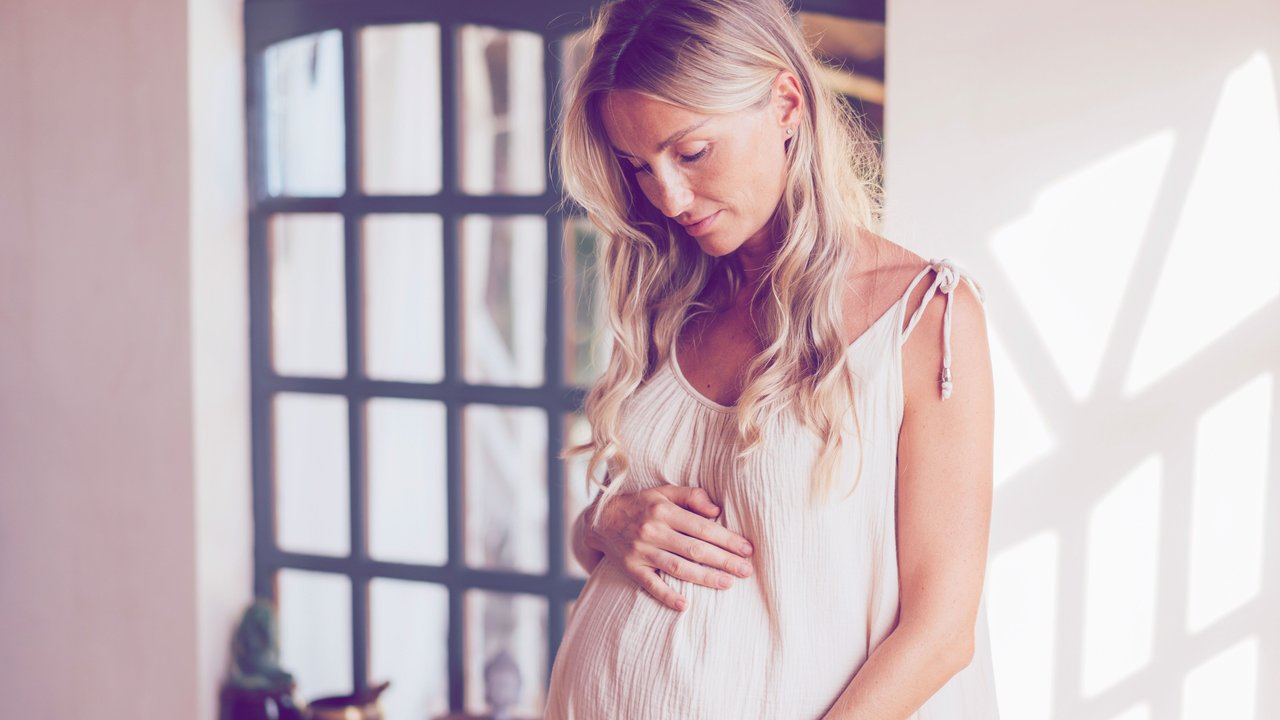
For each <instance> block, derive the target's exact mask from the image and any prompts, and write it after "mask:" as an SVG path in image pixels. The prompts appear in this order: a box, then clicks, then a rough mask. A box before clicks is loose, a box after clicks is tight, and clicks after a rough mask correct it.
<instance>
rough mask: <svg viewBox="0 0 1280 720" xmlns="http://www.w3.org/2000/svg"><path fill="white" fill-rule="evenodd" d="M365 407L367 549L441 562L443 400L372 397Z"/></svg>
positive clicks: (444, 539) (383, 555)
mask: <svg viewBox="0 0 1280 720" xmlns="http://www.w3.org/2000/svg"><path fill="white" fill-rule="evenodd" d="M367 408H368V409H367V419H368V423H367V424H368V428H367V433H368V441H367V442H368V448H369V452H368V465H367V467H368V493H369V494H368V497H369V554H370V555H371V556H373V557H375V558H377V559H379V560H390V561H393V562H408V563H425V564H427V565H444V564H445V562H446V561H447V560H448V559H449V546H448V534H447V532H446V523H447V514H446V507H447V506H446V493H445V439H444V427H445V412H444V405H443V404H441V403H438V402H425V401H421V400H401V399H393V398H376V399H373V400H370V401H369V404H368V406H367Z"/></svg>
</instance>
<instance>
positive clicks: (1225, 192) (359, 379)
mask: <svg viewBox="0 0 1280 720" xmlns="http://www.w3.org/2000/svg"><path fill="white" fill-rule="evenodd" d="M594 5H595V3H594V2H591V1H590V0H536V1H517V0H473V1H472V2H470V3H466V4H461V3H447V4H445V3H432V2H424V1H422V0H412V1H411V0H363V1H362V2H353V1H352V0H244V1H241V0H236V1H231V0H188V1H187V2H186V3H172V2H159V1H158V0H128V1H125V0H103V1H102V2H97V3H92V4H90V3H83V2H72V1H70V0H42V1H40V2H36V1H35V0H0V98H3V99H2V100H0V170H2V172H0V219H2V220H3V222H2V223H0V338H2V340H0V343H2V344H0V637H3V638H4V642H0V696H3V697H4V698H5V702H6V706H7V707H8V711H7V712H8V713H10V714H12V715H13V716H14V717H48V718H79V717H90V716H92V717H97V718H198V719H200V720H206V719H210V718H214V717H216V716H217V711H218V692H219V687H220V686H221V684H222V682H223V681H224V679H225V678H226V676H227V672H228V664H229V658H230V653H229V649H228V648H229V643H230V637H231V633H232V631H233V630H234V628H235V626H236V622H237V621H238V619H239V616H240V613H241V612H242V611H243V609H244V608H245V606H246V605H247V604H248V603H249V602H250V601H251V600H252V599H253V597H254V596H255V595H257V596H263V597H268V598H271V599H272V600H274V601H275V602H276V603H277V604H278V608H279V632H280V648H281V663H282V665H283V666H284V667H285V669H287V670H289V671H291V672H292V673H293V674H294V676H295V679H296V681H297V690H296V694H297V696H298V697H299V698H301V699H304V700H311V699H314V698H316V697H319V696H322V695H333V694H344V693H351V692H353V691H359V690H362V689H364V688H366V687H368V686H370V685H374V684H376V683H378V682H381V681H384V680H390V681H391V683H392V684H391V687H390V689H389V690H387V691H386V693H385V694H384V695H383V696H382V703H383V706H384V708H385V709H386V713H387V717H388V718H389V720H425V719H427V718H438V717H444V716H448V715H450V714H457V715H458V716H461V715H460V714H461V713H464V712H465V713H471V714H474V715H476V716H486V715H487V714H489V713H492V712H493V711H494V710H495V709H505V710H509V711H510V712H512V713H513V714H514V715H515V716H516V717H537V716H539V715H540V712H541V708H542V703H543V699H544V694H545V686H546V679H547V674H548V673H549V670H550V664H551V662H552V660H553V658H554V656H555V651H556V647H557V645H558V642H559V638H560V636H561V634H562V632H563V629H564V624H565V620H566V616H567V612H568V611H569V609H570V608H571V606H572V602H573V599H574V597H576V595H577V593H578V591H579V590H580V589H581V587H582V583H583V581H584V578H585V574H584V573H583V571H582V569H581V568H580V567H579V566H578V565H577V563H576V562H575V560H574V559H573V556H572V553H571V552H570V551H569V546H568V543H567V531H568V528H569V527H570V525H571V523H572V520H573V517H574V516H575V515H576V514H577V512H578V511H579V510H580V509H581V507H583V506H584V505H585V504H586V503H587V502H588V501H589V499H590V496H589V495H588V493H587V491H586V486H585V477H584V472H585V470H584V468H583V466H582V463H581V462H578V461H576V460H575V461H573V462H567V463H566V462H562V461H560V460H559V459H558V457H557V454H558V452H559V451H560V449H561V448H563V447H565V446H567V445H568V444H571V443H576V442H579V441H581V439H582V438H583V437H584V436H585V435H586V433H588V429H587V427H586V424H585V420H584V418H583V416H582V415H581V414H580V413H579V412H578V408H579V407H580V404H581V401H582V398H583V395H584V388H585V386H586V385H587V384H589V383H590V382H591V381H592V380H593V379H594V377H595V376H596V374H597V373H598V372H599V370H600V368H601V367H602V364H603V362H604V361H605V360H606V359H607V355H606V354H604V350H605V345H604V344H603V341H604V340H606V339H607V338H604V337H602V335H601V332H600V325H601V319H600V303H601V295H600V286H599V280H598V277H597V275H596V273H595V267H594V260H595V247H596V243H597V237H596V234H595V232H594V230H593V229H592V228H591V227H590V225H589V224H588V223H587V222H586V221H585V220H584V219H582V218H581V217H579V216H577V215H575V214H574V213H573V212H572V208H561V207H560V206H558V204H557V203H558V201H559V195H558V192H557V179H556V178H555V177H554V175H553V174H551V173H550V170H551V168H550V164H549V157H548V149H549V146H550V137H551V133H552V129H553V127H554V124H555V120H556V117H557V113H558V110H559V102H560V92H561V88H562V82H563V80H564V78H565V77H567V75H568V74H569V73H572V72H573V69H574V68H575V67H576V66H577V63H579V62H580V61H581V58H582V54H583V52H584V50H585V48H584V47H583V44H582V41H581V35H580V33H581V31H582V30H583V28H584V27H585V23H586V20H587V17H588V14H589V12H590V11H591V9H592V7H594ZM796 7H797V8H798V9H799V10H800V15H799V17H800V20H801V22H802V24H803V27H804V30H805V32H806V34H807V35H808V36H809V38H810V41H811V42H812V43H813V45H814V47H815V49H816V51H817V52H818V53H819V55H820V56H821V57H822V58H823V59H824V60H825V61H826V62H827V64H828V66H829V67H828V70H827V71H826V72H825V73H824V77H823V81H824V82H826V83H827V84H828V85H829V86H830V87H832V88H833V89H835V90H837V91H838V92H840V93H841V94H842V95H843V96H844V97H845V98H846V99H847V101H848V102H850V103H851V104H852V105H853V106H854V107H855V108H856V109H857V110H858V112H859V113H860V114H861V115H862V116H863V118H864V120H865V122H867V123H868V125H869V126H870V127H871V128H872V130H873V134H874V135H875V136H876V138H877V139H878V141H879V142H880V143H881V144H882V149H883V152H884V158H885V164H884V181H885V185H886V195H887V197H886V200H887V208H886V218H887V220H886V227H885V228H884V234H885V235H886V236H887V237H889V238H890V239H892V240H894V241H896V242H898V243H900V244H903V245H905V246H907V247H908V248H910V249H912V250H914V251H916V252H917V253H919V254H921V255H923V256H925V257H926V258H929V257H950V258H953V259H955V260H956V261H958V262H959V263H960V264H961V265H962V266H964V267H965V268H966V269H967V270H969V271H970V272H971V273H972V275H973V276H974V277H975V278H977V280H978V281H979V282H980V283H981V284H982V286H983V288H984V290H985V292H986V311H987V317H988V322H989V326H990V331H991V339H992V351H993V358H994V361H995V377H996V396H997V417H996V426H997V436H996V460H997V465H996V476H995V484H996V486H995V514H994V518H993V527H992V538H991V552H990V561H989V564H988V568H987V585H986V599H987V610H988V614H989V618H990V626H991V633H992V643H993V654H994V660H995V672H996V680H997V691H998V694H999V699H1000V707H1001V714H1002V717H1005V718H1006V719H1007V720H1024V719H1025V720H1034V719H1040V718H1043V719H1046V720H1048V719H1053V720H1065V719H1072V720H1074V719H1081V720H1148V719H1163V718H1206V719H1207V718H1213V719H1218V718H1241V719H1251V718H1259V719H1260V718H1271V717H1280V684H1278V683H1276V682H1275V680H1276V679H1277V678H1280V615H1278V614H1277V613H1276V612H1275V609H1274V608H1276V607H1277V603H1280V497H1278V495H1280V493H1278V492H1277V490H1276V488H1275V484H1276V482H1275V481H1276V480H1277V479H1278V478H1280V469H1278V468H1280V454H1278V453H1277V449H1280V388H1277V373H1278V372H1280V214H1278V213H1277V210H1280V112H1278V110H1277V104H1278V103H1277V98H1278V97H1280V81H1278V80H1277V67H1276V66H1277V63H1278V61H1280V5H1277V4H1275V3H1273V2H1264V1H1262V0H1250V1H1244V0H1220V1H1219V2H1215V3H1208V2H1206V1H1203V0H1202V1H1201V2H1156V1H1155V0H1126V1H1123V2H1112V3H1100V2H1088V3H1083V4H1080V3H1077V4H1074V5H1061V4H1059V5H1054V6H1049V5H1043V4H1040V5H1036V4H1027V3H1017V2H1011V1H1009V0H1002V1H996V0H989V1H986V2H979V3H968V4H955V3H944V2H940V1H939V0H915V1H914V2H903V1H901V0H887V3H886V2H884V1H883V0H882V1H881V2H863V1H862V0H857V1H845V2H841V1H839V0H829V1H826V2H823V1H820V0H808V1H807V2H799V3H796ZM511 680H514V681H515V682H514V683H513V684H514V686H515V688H516V689H515V691H514V692H510V693H507V694H506V697H505V699H501V698H502V696H503V695H504V693H502V692H500V691H498V690H497V689H496V685H497V684H498V683H500V682H502V683H505V682H506V681H511ZM504 687H506V685H505V684H504ZM495 697H498V698H500V699H499V700H495V699H494V698H495ZM495 705H496V706H498V708H495Z"/></svg>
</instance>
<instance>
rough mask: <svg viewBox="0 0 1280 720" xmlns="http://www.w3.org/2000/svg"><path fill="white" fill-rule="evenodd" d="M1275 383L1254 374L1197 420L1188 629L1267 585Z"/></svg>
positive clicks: (1240, 603)
mask: <svg viewBox="0 0 1280 720" xmlns="http://www.w3.org/2000/svg"><path fill="white" fill-rule="evenodd" d="M1272 385H1273V379H1272V376H1271V374H1270V373H1264V374H1263V375H1261V376H1259V377H1257V378H1254V379H1253V380H1251V381H1250V382H1249V383H1248V384H1246V385H1245V386H1244V387H1242V388H1240V389H1239V390H1236V391H1235V392H1233V393H1232V394H1230V395H1228V396H1227V397H1225V398H1223V399H1222V400H1220V401H1219V402H1218V403H1217V404H1216V405H1214V406H1213V407H1212V408H1210V409H1209V410H1208V411H1207V412H1206V413H1205V414H1204V415H1203V416H1202V417H1201V418H1200V422H1199V423H1198V424H1197V426H1196V445H1195V451H1196V461H1195V462H1196V470H1195V481H1194V484H1193V487H1192V505H1191V547H1190V551H1191V567H1190V587H1188V588H1187V630H1188V632H1192V633H1195V632H1199V631H1200V630H1203V629H1204V628H1206V627H1208V626H1209V625H1212V624H1213V623H1214V622H1216V621H1217V620H1219V619H1221V618H1223V617H1225V616H1226V615H1228V614H1229V613H1230V612H1231V611H1233V610H1236V609H1237V608H1239V607H1241V606H1243V605H1244V604H1246V603H1248V602H1249V601H1250V600H1252V599H1253V598H1255V597H1257V595H1258V592H1259V591H1260V590H1261V588H1262V563H1263V546H1264V543H1265V541H1266V528H1265V520H1266V517H1265V515H1264V513H1265V512H1266V489H1267V445H1268V440H1269V439H1270V437H1271V434H1272V422H1273V419H1272V418H1271V417H1270V413H1271V394H1272ZM1240 717H1244V716H1240Z"/></svg>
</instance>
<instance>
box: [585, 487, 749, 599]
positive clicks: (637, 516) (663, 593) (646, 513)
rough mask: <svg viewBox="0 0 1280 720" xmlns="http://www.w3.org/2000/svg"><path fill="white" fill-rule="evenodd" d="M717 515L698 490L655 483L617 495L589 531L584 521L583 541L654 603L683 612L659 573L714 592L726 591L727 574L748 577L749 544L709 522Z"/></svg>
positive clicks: (728, 583) (709, 498)
mask: <svg viewBox="0 0 1280 720" xmlns="http://www.w3.org/2000/svg"><path fill="white" fill-rule="evenodd" d="M719 513H720V508H719V507H717V506H716V505H715V504H714V503H712V502H711V497H710V496H709V495H707V491H706V490H703V489H702V488H693V487H683V486H679V485H660V486H658V487H655V488H649V489H646V490H640V491H637V492H632V493H619V494H617V495H615V496H614V497H613V498H611V499H610V500H609V501H608V502H607V503H606V504H605V507H604V514H603V515H602V516H601V517H600V522H599V523H598V524H597V525H596V527H595V528H594V529H593V528H592V527H591V524H590V522H584V529H583V533H584V542H585V543H586V545H587V546H588V547H590V548H592V549H595V550H597V551H599V552H601V553H603V554H604V556H605V558H606V559H608V560H611V561H612V562H613V563H614V564H615V565H616V566H617V567H619V568H622V569H623V570H624V571H625V572H626V573H627V574H628V575H630V576H631V577H632V579H634V580H635V581H636V582H637V583H638V584H639V585H640V586H641V587H643V588H644V589H645V590H647V591H648V592H649V594H650V595H653V596H654V597H655V598H657V599H658V600H659V602H662V603H663V604H665V605H667V606H669V607H671V608H672V609H675V610H683V609H684V607H685V602H686V601H685V598H684V597H682V596H681V595H680V594H679V593H677V592H676V591H675V590H673V589H671V586H670V585H668V584H667V583H666V582H665V581H664V580H663V579H662V577H661V575H659V572H661V573H665V574H667V575H672V576H674V577H677V578H680V579H681V580H687V581H689V582H693V583H697V584H699V585H705V586H706V587H709V588H716V589H724V588H727V587H730V586H731V585H732V584H733V579H732V576H735V575H736V576H738V577H744V578H745V577H750V576H751V572H752V568H751V563H749V562H747V560H746V559H745V558H746V557H748V556H749V555H751V554H752V552H754V550H753V548H752V547H751V543H749V542H748V541H747V539H746V538H744V537H742V536H741V535H739V534H737V533H735V532H732V531H731V530H729V529H728V528H726V527H724V526H723V525H718V524H716V523H715V522H713V521H712V520H709V519H708V518H713V517H716V516H717V515H719Z"/></svg>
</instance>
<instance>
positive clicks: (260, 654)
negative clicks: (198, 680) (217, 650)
mask: <svg viewBox="0 0 1280 720" xmlns="http://www.w3.org/2000/svg"><path fill="white" fill-rule="evenodd" d="M227 682H228V684H230V685H233V686H235V687H238V688H244V689H246V690H288V689H290V688H292V687H293V675H291V674H289V673H287V672H285V671H284V670H283V669H281V667H280V640H279V632H278V630H277V628H276V613H275V608H274V607H273V606H272V605H271V603H270V602H269V601H267V600H264V599H262V598H258V599H257V600H254V601H253V604H252V605H250V606H249V607H248V608H247V609H246V610H245V611H244V615H243V616H242V617H241V618H240V626H239V627H237V628H236V634H235V635H234V636H233V637H232V639H231V677H230V678H228V680H227Z"/></svg>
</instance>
